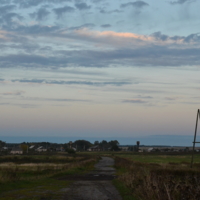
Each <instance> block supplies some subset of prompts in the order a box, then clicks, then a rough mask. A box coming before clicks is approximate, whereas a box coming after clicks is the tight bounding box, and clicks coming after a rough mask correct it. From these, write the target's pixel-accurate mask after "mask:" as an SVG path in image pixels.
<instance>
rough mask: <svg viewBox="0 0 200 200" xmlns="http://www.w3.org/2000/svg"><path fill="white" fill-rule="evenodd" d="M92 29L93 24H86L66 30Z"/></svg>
mask: <svg viewBox="0 0 200 200" xmlns="http://www.w3.org/2000/svg"><path fill="white" fill-rule="evenodd" d="M93 27H95V24H93V23H86V24H82V25H80V26H72V27H69V28H68V30H80V29H84V28H93Z"/></svg>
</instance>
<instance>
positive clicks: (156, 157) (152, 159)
mask: <svg viewBox="0 0 200 200" xmlns="http://www.w3.org/2000/svg"><path fill="white" fill-rule="evenodd" d="M118 156H120V157H123V158H127V159H129V160H132V161H138V162H143V163H158V164H167V163H190V162H191V157H192V156H191V154H187V155H183V154H181V155H180V154H175V155H164V154H162V155H160V154H118ZM194 162H195V163H200V154H195V155H194Z"/></svg>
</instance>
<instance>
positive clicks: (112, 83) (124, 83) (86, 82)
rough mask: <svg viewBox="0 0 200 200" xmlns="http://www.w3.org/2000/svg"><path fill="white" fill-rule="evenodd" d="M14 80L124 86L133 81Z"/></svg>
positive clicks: (57, 83) (21, 81)
mask: <svg viewBox="0 0 200 200" xmlns="http://www.w3.org/2000/svg"><path fill="white" fill-rule="evenodd" d="M12 82H20V83H38V84H42V83H43V84H56V85H88V86H108V85H112V86H122V85H130V84H132V83H131V82H128V81H126V82H125V81H106V82H103V81H102V82H93V81H56V80H51V81H48V80H45V79H31V80H27V79H22V80H12Z"/></svg>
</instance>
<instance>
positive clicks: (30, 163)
mask: <svg viewBox="0 0 200 200" xmlns="http://www.w3.org/2000/svg"><path fill="white" fill-rule="evenodd" d="M11 160H12V163H11V162H10V161H11ZM47 161H48V162H47ZM96 161H97V157H96V156H90V157H89V156H80V155H78V156H76V155H73V156H67V154H66V155H59V154H58V155H54V156H52V157H51V156H46V155H40V156H1V157H0V200H9V199H10V200H11V199H23V200H26V199H27V200H28V199H34V200H41V199H50V200H51V199H62V197H63V195H64V189H65V188H66V187H67V186H68V185H69V184H70V182H69V181H63V178H61V179H60V178H59V177H64V176H67V175H72V174H83V173H86V172H88V170H92V169H93V166H94V164H95V162H96Z"/></svg>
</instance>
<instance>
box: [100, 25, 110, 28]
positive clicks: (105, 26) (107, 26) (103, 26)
mask: <svg viewBox="0 0 200 200" xmlns="http://www.w3.org/2000/svg"><path fill="white" fill-rule="evenodd" d="M101 27H102V28H110V27H111V25H110V24H102V25H101Z"/></svg>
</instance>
